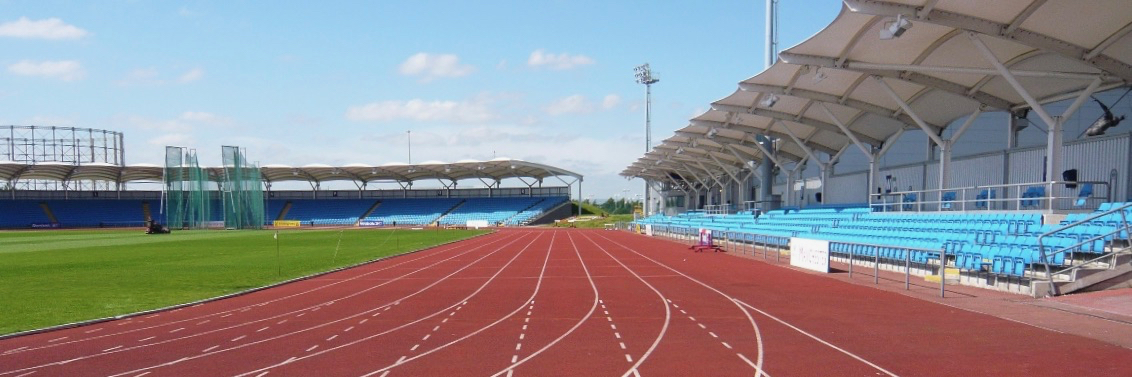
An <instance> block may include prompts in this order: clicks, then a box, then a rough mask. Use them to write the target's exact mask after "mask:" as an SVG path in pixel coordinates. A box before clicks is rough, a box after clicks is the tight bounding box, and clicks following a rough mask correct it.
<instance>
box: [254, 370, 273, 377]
mask: <svg viewBox="0 0 1132 377" xmlns="http://www.w3.org/2000/svg"><path fill="white" fill-rule="evenodd" d="M268 373H271V371H269V370H265V371H263V373H260V374H257V375H255V377H263V376H266V375H267V374H268Z"/></svg>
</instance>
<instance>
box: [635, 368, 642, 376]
mask: <svg viewBox="0 0 1132 377" xmlns="http://www.w3.org/2000/svg"><path fill="white" fill-rule="evenodd" d="M633 376H636V377H641V372H638V371H637V370H636V369H633Z"/></svg>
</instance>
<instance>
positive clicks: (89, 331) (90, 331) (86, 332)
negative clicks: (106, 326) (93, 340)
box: [83, 327, 102, 334]
mask: <svg viewBox="0 0 1132 377" xmlns="http://www.w3.org/2000/svg"><path fill="white" fill-rule="evenodd" d="M99 331H102V328H101V327H99V328H97V329H93V330H87V331H83V333H85V334H90V333H96V332H99Z"/></svg>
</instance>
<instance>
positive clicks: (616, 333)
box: [613, 332, 621, 339]
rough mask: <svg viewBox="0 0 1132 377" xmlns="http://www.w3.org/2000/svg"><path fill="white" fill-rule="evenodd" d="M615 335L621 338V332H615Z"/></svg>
mask: <svg viewBox="0 0 1132 377" xmlns="http://www.w3.org/2000/svg"><path fill="white" fill-rule="evenodd" d="M613 336H615V337H617V339H621V333H619V332H614V333H613Z"/></svg>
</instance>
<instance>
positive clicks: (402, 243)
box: [0, 229, 484, 334]
mask: <svg viewBox="0 0 1132 377" xmlns="http://www.w3.org/2000/svg"><path fill="white" fill-rule="evenodd" d="M482 233H484V231H474V230H389V229H346V230H287V231H280V232H279V237H278V251H277V249H276V245H277V243H276V239H275V237H274V235H275V231H266V230H263V231H250V230H249V231H207V230H200V231H183V232H174V233H173V234H170V235H154V236H149V235H145V234H142V232H141V231H139V230H98V231H64V232H54V231H51V232H42V231H34V232H0V301H2V302H3V305H0V334H9V333H13V332H19V331H26V330H32V329H37V328H43V327H49V326H55V325H60V324H65V323H72V322H77V321H84V320H90V319H96V318H104V317H110V316H115V315H120V314H127V313H134V312H138V311H144V310H150V309H156V308H162V307H166V306H170V305H176V304H180V303H185V302H192V301H197V300H202V299H206V298H210V297H216V296H221V295H225V294H230V293H234V292H240V291H244V290H247V289H251V288H256V287H261V286H265V285H270V284H272V283H277V282H280V281H285V280H289V279H293V278H296V277H301V276H306V275H310V274H314V273H318V272H323V271H328V270H332V269H335V268H339V267H342V266H349V265H353V264H358V263H361V262H365V261H369V260H373V259H377V258H382V257H386V256H390V255H396V254H402V253H405V252H409V251H413V250H419V249H423V248H427V247H430V246H434V245H438V244H441V243H445V242H449V241H454V240H459V239H464V238H468V237H472V236H475V235H478V234H482ZM339 242H340V244H339Z"/></svg>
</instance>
